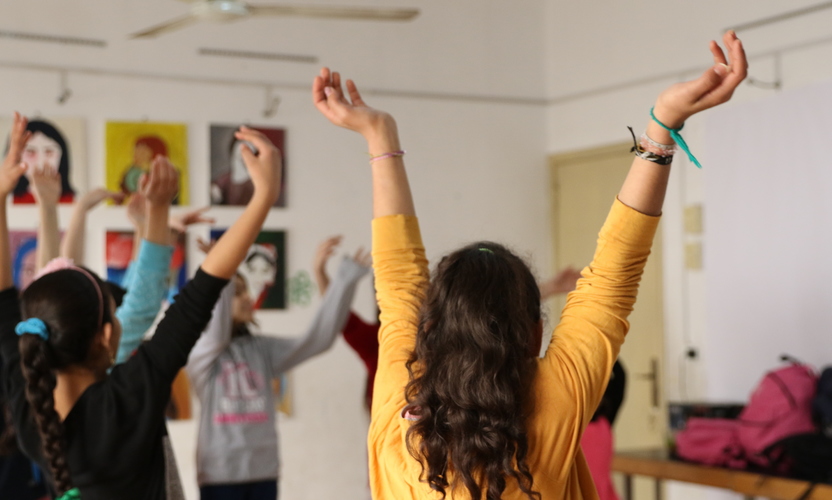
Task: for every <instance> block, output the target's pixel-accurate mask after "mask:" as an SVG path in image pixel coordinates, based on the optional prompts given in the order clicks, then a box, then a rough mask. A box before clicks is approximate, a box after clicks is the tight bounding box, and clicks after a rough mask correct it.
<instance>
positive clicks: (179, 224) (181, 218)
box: [168, 207, 217, 233]
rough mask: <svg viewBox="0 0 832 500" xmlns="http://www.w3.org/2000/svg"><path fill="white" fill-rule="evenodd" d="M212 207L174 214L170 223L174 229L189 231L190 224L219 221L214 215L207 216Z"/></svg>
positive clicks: (180, 231) (182, 231) (181, 231)
mask: <svg viewBox="0 0 832 500" xmlns="http://www.w3.org/2000/svg"><path fill="white" fill-rule="evenodd" d="M210 209H211V207H202V208H199V209H197V210H191V211H190V212H185V213H184V214H180V215H172V216H171V217H170V221H169V222H168V225H169V226H170V228H171V229H172V230H174V231H176V232H179V233H184V232H185V231H187V229H188V226H191V225H193V224H213V223H215V222H216V221H217V220H216V219H214V218H213V217H205V212H207V211H208V210H210Z"/></svg>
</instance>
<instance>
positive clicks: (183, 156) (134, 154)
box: [105, 122, 189, 205]
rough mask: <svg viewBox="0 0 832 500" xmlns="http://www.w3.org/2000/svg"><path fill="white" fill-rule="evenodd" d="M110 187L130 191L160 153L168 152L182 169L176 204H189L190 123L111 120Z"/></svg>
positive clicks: (108, 131) (108, 136) (108, 135)
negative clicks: (188, 124)
mask: <svg viewBox="0 0 832 500" xmlns="http://www.w3.org/2000/svg"><path fill="white" fill-rule="evenodd" d="M106 148H107V152H106V167H105V168H106V171H107V172H106V185H107V189H111V190H113V191H121V192H123V193H125V194H127V195H129V194H132V193H134V192H136V190H137V189H138V185H139V179H140V178H141V176H142V174H144V173H145V172H147V171H148V169H149V168H150V165H151V163H152V161H153V158H155V157H156V156H157V155H162V156H167V157H168V159H170V162H171V163H172V164H173V166H174V167H175V168H176V170H177V171H178V172H179V195H177V197H176V198H175V199H174V200H173V204H174V205H187V204H188V203H189V192H188V127H187V125H185V124H182V123H153V122H108V123H107V128H106Z"/></svg>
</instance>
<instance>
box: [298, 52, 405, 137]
mask: <svg viewBox="0 0 832 500" xmlns="http://www.w3.org/2000/svg"><path fill="white" fill-rule="evenodd" d="M346 83H347V92H348V93H349V99H348V98H347V97H346V96H345V95H344V90H343V89H342V88H341V75H340V73H338V72H337V71H335V72H330V70H329V68H322V69H321V74H320V75H318V76H316V77H315V80H314V81H313V82H312V102H314V103H315V107H316V108H318V111H320V112H321V114H322V115H324V116H325V117H326V118H327V119H328V120H329V121H330V122H332V123H333V124H335V125H338V126H339V127H344V128H347V129H349V130H354V131H356V132H358V133H359V134H361V135H363V136H364V137H368V136H369V135H372V134H373V133H375V132H376V131H377V129H378V128H379V127H380V126H382V125H384V124H386V125H389V124H390V123H395V122H393V118H392V117H391V116H390V115H389V114H388V113H385V112H384V111H379V110H377V109H373V108H371V107H369V106H367V104H366V103H365V102H364V99H362V98H361V94H360V93H359V92H358V87H356V85H355V82H353V81H352V80H347V82H346Z"/></svg>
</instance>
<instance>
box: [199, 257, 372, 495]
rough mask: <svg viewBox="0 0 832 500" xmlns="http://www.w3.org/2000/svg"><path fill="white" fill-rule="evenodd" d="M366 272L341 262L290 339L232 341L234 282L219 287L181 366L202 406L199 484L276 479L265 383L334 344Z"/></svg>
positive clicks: (270, 411) (270, 397)
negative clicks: (304, 322)
mask: <svg viewBox="0 0 832 500" xmlns="http://www.w3.org/2000/svg"><path fill="white" fill-rule="evenodd" d="M368 272H369V268H366V267H364V266H361V265H359V264H357V263H356V262H355V261H353V260H352V259H349V258H344V260H343V262H342V263H341V265H340V267H339V268H338V272H337V274H336V276H335V278H334V279H333V280H332V283H331V284H330V286H329V289H328V290H327V292H326V294H325V295H324V298H323V303H322V304H321V305H320V307H319V308H318V311H317V312H316V313H315V318H314V319H313V320H312V324H311V325H309V328H308V329H307V331H306V332H305V333H304V334H303V335H301V336H299V337H292V338H280V337H271V336H265V335H244V336H241V337H237V338H235V339H233V340H232V338H231V331H232V316H231V304H232V300H233V298H234V281H233V280H232V281H231V283H229V284H228V285H227V286H226V287H225V288H224V289H223V291H222V295H221V296H220V299H219V301H218V302H217V304H216V306H215V308H214V312H213V316H212V317H211V322H210V323H209V324H208V327H207V328H206V329H205V331H204V332H203V334H202V337H201V338H200V339H199V341H198V342H197V343H196V345H195V346H194V348H193V350H192V351H191V354H190V357H189V358H188V365H187V372H188V376H189V377H190V380H191V384H192V385H193V387H194V389H195V391H196V393H197V395H198V396H199V399H200V401H201V404H202V408H201V414H200V420H199V436H198V441H197V481H198V482H199V485H200V486H206V485H212V484H233V483H242V482H254V481H267V480H272V479H277V478H278V476H279V467H280V460H279V456H278V443H277V431H276V429H275V417H276V415H275V411H274V406H275V401H274V394H273V392H272V384H271V382H272V380H274V379H275V378H277V377H279V376H280V374H281V373H283V372H286V371H288V370H290V369H292V368H293V367H295V366H296V365H298V364H300V363H302V362H304V361H306V360H307V359H309V358H311V357H312V356H315V355H316V354H319V353H322V352H324V351H326V350H327V349H329V348H330V347H331V346H332V343H333V342H334V340H335V337H336V336H337V335H338V332H340V331H341V329H342V328H343V327H344V323H345V322H346V319H347V315H348V313H349V310H350V305H351V303H352V299H353V296H354V295H355V287H356V285H357V283H358V280H359V279H360V278H361V277H362V276H364V275H365V274H367V273H368Z"/></svg>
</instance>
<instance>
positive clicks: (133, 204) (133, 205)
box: [127, 192, 147, 228]
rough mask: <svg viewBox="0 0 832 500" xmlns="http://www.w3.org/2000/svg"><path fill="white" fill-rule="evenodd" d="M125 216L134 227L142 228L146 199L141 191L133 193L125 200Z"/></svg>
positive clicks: (145, 211)
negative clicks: (128, 199)
mask: <svg viewBox="0 0 832 500" xmlns="http://www.w3.org/2000/svg"><path fill="white" fill-rule="evenodd" d="M127 218H128V219H130V222H131V223H132V224H133V226H134V227H136V228H143V227H144V225H145V222H146V221H147V199H146V198H145V197H144V195H143V194H142V193H141V192H135V193H133V196H131V197H130V201H128V202H127Z"/></svg>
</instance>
